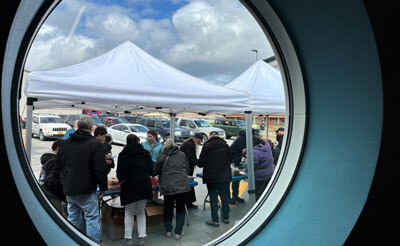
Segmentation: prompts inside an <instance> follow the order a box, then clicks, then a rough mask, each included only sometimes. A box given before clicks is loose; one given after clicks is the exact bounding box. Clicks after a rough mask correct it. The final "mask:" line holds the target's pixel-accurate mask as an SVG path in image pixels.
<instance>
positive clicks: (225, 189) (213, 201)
mask: <svg viewBox="0 0 400 246" xmlns="http://www.w3.org/2000/svg"><path fill="white" fill-rule="evenodd" d="M229 183H230V182H220V183H212V184H207V190H208V195H209V196H210V207H211V218H212V221H214V222H219V216H218V195H219V197H220V198H221V203H222V209H221V216H222V217H223V218H224V219H227V220H228V219H229V211H230V208H229V198H230V197H229V196H230V194H229V193H230V191H229Z"/></svg>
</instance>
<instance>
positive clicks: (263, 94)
mask: <svg viewBox="0 0 400 246" xmlns="http://www.w3.org/2000/svg"><path fill="white" fill-rule="evenodd" d="M225 87H226V88H230V89H237V90H241V91H245V92H247V93H248V94H249V105H248V111H247V112H246V146H247V150H248V151H247V160H248V175H249V193H250V192H252V191H254V190H255V181H254V178H250V177H254V163H253V161H254V160H253V139H252V128H251V113H257V114H265V115H266V116H267V117H268V114H271V113H274V114H285V93H284V89H283V81H282V78H281V75H280V73H279V71H277V70H275V69H274V68H273V67H272V66H270V65H268V64H267V63H266V62H264V61H262V60H260V61H257V62H256V63H254V64H253V65H252V66H251V67H249V68H248V69H247V70H246V71H244V72H243V73H242V74H240V75H239V76H238V77H237V78H236V79H234V80H233V81H231V82H230V83H228V84H227V85H225ZM267 120H268V118H267ZM266 125H267V136H268V122H267V124H266ZM250 197H251V199H252V201H254V200H255V198H254V196H250Z"/></svg>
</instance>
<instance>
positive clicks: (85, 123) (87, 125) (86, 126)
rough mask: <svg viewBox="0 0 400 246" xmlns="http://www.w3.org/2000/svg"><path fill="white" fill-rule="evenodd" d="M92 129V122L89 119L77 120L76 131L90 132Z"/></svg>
mask: <svg viewBox="0 0 400 246" xmlns="http://www.w3.org/2000/svg"><path fill="white" fill-rule="evenodd" d="M92 127H93V120H92V119H91V118H90V117H82V118H81V119H80V120H78V129H80V130H89V131H91V130H92Z"/></svg>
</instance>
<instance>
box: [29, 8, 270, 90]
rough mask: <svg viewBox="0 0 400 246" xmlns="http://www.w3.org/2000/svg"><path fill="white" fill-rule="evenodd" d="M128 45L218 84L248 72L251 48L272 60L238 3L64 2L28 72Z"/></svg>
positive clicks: (43, 30) (42, 34)
mask: <svg viewBox="0 0 400 246" xmlns="http://www.w3.org/2000/svg"><path fill="white" fill-rule="evenodd" d="M77 17H80V18H77ZM77 20H79V21H77ZM74 27H75V28H74ZM126 40H130V41H131V42H133V43H135V44H136V45H137V46H139V47H140V48H142V49H143V50H145V51H146V52H148V53H149V54H150V55H152V56H154V57H155V58H157V59H159V60H161V61H163V62H165V63H167V64H169V65H172V66H174V67H176V68H177V69H180V70H182V71H184V72H186V73H189V74H191V75H194V76H196V77H199V78H202V79H205V80H207V81H209V82H212V83H217V84H226V83H228V82H230V81H231V80H233V79H234V78H236V77H237V76H238V75H239V74H241V73H242V72H244V71H245V70H246V69H247V68H248V67H250V66H251V65H252V64H253V63H254V62H255V59H256V55H255V53H254V52H252V51H251V50H252V49H257V50H258V60H260V59H265V58H268V57H270V56H272V55H273V52H272V49H271V47H270V45H269V43H268V41H267V38H266V37H265V34H264V33H263V31H262V30H261V28H260V27H259V26H258V24H257V23H256V21H255V20H254V18H253V17H252V16H251V14H250V13H249V12H248V11H247V10H246V8H245V7H244V6H243V5H242V4H241V3H240V2H239V1H238V0H214V1H212V0H97V1H95V0H86V1H84V0H64V1H62V2H61V3H60V4H59V5H58V6H57V7H56V8H55V9H54V11H53V12H52V13H51V14H50V16H49V17H48V18H47V20H46V22H45V23H44V25H43V26H42V27H41V29H40V31H39V33H38V35H37V37H36V39H35V41H34V43H33V45H32V47H31V50H30V52H29V55H28V58H27V61H26V65H25V69H27V70H29V71H37V70H51V69H56V68H60V67H65V66H69V65H72V64H76V63H80V62H83V61H85V60H88V59H91V58H94V57H96V56H99V55H102V54H104V53H105V52H107V51H109V50H111V49H113V48H115V47H116V46H118V45H119V44H121V43H123V42H124V41H126Z"/></svg>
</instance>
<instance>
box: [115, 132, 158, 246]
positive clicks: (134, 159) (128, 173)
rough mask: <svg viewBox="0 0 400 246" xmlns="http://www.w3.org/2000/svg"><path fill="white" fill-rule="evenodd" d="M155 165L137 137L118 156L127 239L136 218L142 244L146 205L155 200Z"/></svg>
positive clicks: (118, 171)
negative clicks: (152, 180) (149, 200)
mask: <svg viewBox="0 0 400 246" xmlns="http://www.w3.org/2000/svg"><path fill="white" fill-rule="evenodd" d="M152 173H153V162H152V160H151V157H150V153H149V152H148V151H147V150H145V149H144V148H143V146H142V145H141V144H140V139H139V137H137V136H136V135H135V134H129V135H128V136H127V138H126V146H125V147H124V149H123V150H122V151H121V153H120V154H119V156H118V164H117V178H118V180H119V182H120V184H121V197H120V198H121V205H123V206H125V221H124V223H125V236H124V238H125V239H126V240H131V239H132V232H133V224H134V215H136V218H137V223H138V225H137V227H138V234H139V235H138V237H139V242H138V243H139V245H143V244H144V241H143V240H144V238H145V237H146V215H145V210H144V209H145V206H146V202H147V200H148V199H151V198H152V197H153V191H152V187H151V181H150V175H151V174H152Z"/></svg>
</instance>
